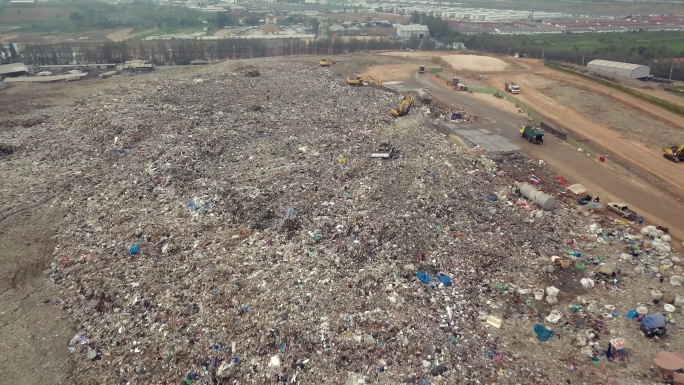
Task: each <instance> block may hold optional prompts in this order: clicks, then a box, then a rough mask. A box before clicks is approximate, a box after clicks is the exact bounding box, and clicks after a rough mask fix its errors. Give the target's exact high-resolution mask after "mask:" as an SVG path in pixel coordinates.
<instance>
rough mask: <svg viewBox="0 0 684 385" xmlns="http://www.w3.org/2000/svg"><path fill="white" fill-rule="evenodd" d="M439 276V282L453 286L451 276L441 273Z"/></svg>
mask: <svg viewBox="0 0 684 385" xmlns="http://www.w3.org/2000/svg"><path fill="white" fill-rule="evenodd" d="M437 278H438V279H439V282H441V283H443V284H444V286H451V278H449V277H448V276H446V275H440V276H438V277H437Z"/></svg>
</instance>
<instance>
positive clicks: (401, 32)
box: [397, 24, 430, 39]
mask: <svg viewBox="0 0 684 385" xmlns="http://www.w3.org/2000/svg"><path fill="white" fill-rule="evenodd" d="M397 36H399V37H400V38H402V39H410V38H412V37H417V38H419V39H422V38H424V37H426V36H430V30H429V29H428V27H427V25H422V24H409V25H398V26H397Z"/></svg>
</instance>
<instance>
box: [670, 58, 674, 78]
mask: <svg viewBox="0 0 684 385" xmlns="http://www.w3.org/2000/svg"><path fill="white" fill-rule="evenodd" d="M672 70H674V61H673V62H672V65H671V66H670V81H672Z"/></svg>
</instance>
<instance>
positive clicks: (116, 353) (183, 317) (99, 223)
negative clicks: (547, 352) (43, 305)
mask: <svg viewBox="0 0 684 385" xmlns="http://www.w3.org/2000/svg"><path fill="white" fill-rule="evenodd" d="M296 60H297V59H294V61H278V62H276V61H263V62H259V63H260V64H259V65H257V68H258V70H259V72H260V74H261V76H259V77H247V76H245V74H244V72H243V71H237V70H236V67H235V65H234V64H228V63H226V64H221V65H216V66H212V67H210V68H206V67H205V68H203V69H202V70H200V71H196V72H194V74H195V75H194V78H193V77H192V76H189V75H188V73H185V72H179V71H173V72H169V73H166V74H165V73H159V74H155V75H149V76H147V77H144V78H143V77H138V78H136V79H135V82H130V83H123V84H120V85H115V86H112V87H111V88H110V89H108V90H106V91H104V92H101V93H97V94H94V95H91V96H90V97H89V98H86V99H84V100H82V102H81V103H79V104H78V105H76V106H74V107H73V108H72V109H70V110H69V111H65V112H63V113H61V114H57V113H54V114H52V115H51V116H49V117H48V118H47V119H46V120H45V121H44V122H42V123H40V124H38V125H35V126H33V127H30V128H27V129H26V130H24V131H22V132H21V133H19V134H17V135H18V136H17V137H16V138H15V140H14V141H15V142H16V144H18V145H19V146H21V147H22V148H24V149H28V148H30V149H32V150H31V151H28V150H26V151H23V152H21V153H18V154H15V156H14V159H13V162H14V163H13V164H14V165H16V167H26V168H27V169H28V170H31V172H30V173H26V175H24V176H22V177H21V178H20V179H18V180H17V181H16V185H15V186H14V187H16V188H23V189H24V190H23V191H27V192H30V194H29V195H34V196H45V197H47V198H49V202H50V204H51V205H53V206H54V207H56V208H58V209H61V210H63V212H64V217H63V220H62V223H61V226H60V230H59V233H58V235H57V242H58V246H57V247H56V248H55V250H54V255H53V263H52V265H51V267H50V269H49V270H48V271H47V272H46V274H47V275H49V277H50V279H51V280H52V281H53V282H54V283H55V284H56V285H59V287H60V290H61V294H62V302H61V305H62V306H63V308H64V309H66V310H67V311H68V312H69V313H70V314H71V315H72V316H73V318H74V319H75V320H76V322H77V327H78V333H77V334H76V335H75V336H74V338H73V339H72V340H71V341H70V343H69V350H70V352H71V353H72V354H73V355H74V357H75V359H76V365H77V369H78V370H77V371H76V374H75V381H76V382H78V383H80V384H89V383H93V384H94V383H97V384H115V383H116V384H137V383H151V382H153V383H168V384H170V383H179V382H183V381H186V382H187V383H196V384H215V383H226V384H227V383H250V384H275V383H301V384H341V383H349V384H352V383H353V384H356V383H359V384H360V383H364V382H365V383H371V382H375V381H380V382H381V383H388V384H389V383H391V384H399V383H408V384H414V383H424V384H435V383H444V384H446V383H449V384H456V383H459V384H466V383H473V384H474V383H478V382H476V381H480V382H479V383H482V381H486V380H487V381H488V380H491V379H492V378H495V377H496V376H497V373H500V371H501V363H500V362H499V360H494V359H492V358H491V357H489V356H488V352H490V351H491V350H492V349H496V346H497V343H498V337H497V336H496V334H495V333H493V332H492V329H491V326H489V325H488V324H487V323H485V322H483V321H484V320H485V319H486V318H487V316H488V315H489V314H490V313H492V312H494V311H496V312H498V313H499V315H500V313H501V311H502V309H498V310H494V309H493V308H494V306H493V305H492V304H491V303H489V302H490V301H489V298H490V297H491V296H490V295H489V294H487V293H492V292H496V291H500V290H501V288H500V286H501V285H502V284H504V283H506V284H507V285H511V287H510V292H515V289H520V288H528V289H529V288H533V287H542V288H543V287H544V285H543V284H540V282H539V280H540V279H543V278H540V276H539V274H538V273H537V272H536V271H534V270H532V269H530V267H532V268H536V267H535V266H537V260H538V259H539V257H542V256H550V255H554V254H559V253H560V252H562V251H563V250H564V245H563V244H562V243H561V242H560V240H561V239H560V237H559V236H558V234H563V233H572V228H577V226H576V223H577V222H578V221H580V220H581V219H579V218H580V217H579V216H578V215H577V214H576V213H573V212H572V211H571V210H570V209H568V207H567V206H566V205H564V204H562V203H559V205H558V207H557V208H556V209H555V210H554V211H548V212H542V211H541V210H536V209H534V208H533V207H531V206H530V205H529V204H525V202H524V200H521V199H518V198H517V197H514V196H513V192H514V190H515V186H514V184H513V182H514V181H513V180H512V178H510V177H509V176H507V174H506V172H505V170H503V169H501V168H499V167H497V164H496V163H495V162H493V161H491V160H489V159H487V158H486V157H485V156H483V155H481V154H477V153H475V152H471V151H468V150H466V149H463V148H460V147H458V146H456V145H454V144H451V143H450V142H448V141H447V140H445V138H444V136H443V135H441V134H438V133H437V132H435V131H434V130H433V129H431V128H428V126H427V125H423V122H422V120H421V119H423V118H419V117H418V116H417V115H409V116H408V117H406V118H401V119H397V120H393V119H392V118H391V116H390V114H389V110H390V109H391V108H393V107H394V108H396V107H397V106H398V104H399V102H400V101H401V95H393V94H390V93H385V92H383V91H381V90H378V89H375V88H373V87H356V88H353V87H348V86H347V85H346V84H344V79H343V78H341V77H337V76H335V75H333V74H332V73H331V72H329V70H327V69H322V68H318V66H317V65H315V63H314V65H312V64H311V63H309V61H308V60H307V61H304V60H301V62H297V61H296ZM255 63H257V62H255ZM385 142H389V143H390V144H391V146H392V147H394V148H395V149H396V152H395V156H394V157H393V158H391V159H371V158H370V157H369V155H370V153H371V152H372V151H375V150H377V148H378V146H379V144H380V143H385ZM511 162H513V161H511ZM539 175H541V174H539ZM25 198H26V199H28V198H27V197H25ZM582 220H583V219H582ZM529 291H530V290H528V292H529ZM529 335H530V337H532V336H533V335H534V334H533V332H532V328H531V327H530V329H529ZM505 364H506V373H507V374H506V376H507V378H508V380H509V382H510V383H527V384H531V383H558V382H556V380H557V378H558V376H560V374H555V372H554V368H553V367H547V366H546V365H542V364H541V363H539V362H537V361H534V360H531V359H513V358H507V359H506V360H505ZM234 381H237V382H234Z"/></svg>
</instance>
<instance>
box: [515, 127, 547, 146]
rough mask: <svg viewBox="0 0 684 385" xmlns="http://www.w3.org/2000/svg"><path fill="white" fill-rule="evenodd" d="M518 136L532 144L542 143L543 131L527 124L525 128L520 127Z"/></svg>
mask: <svg viewBox="0 0 684 385" xmlns="http://www.w3.org/2000/svg"><path fill="white" fill-rule="evenodd" d="M520 136H522V137H523V138H526V139H527V141H528V142H531V143H534V144H539V143H544V130H542V129H541V128H539V127H533V126H530V125H529V124H528V125H527V126H520Z"/></svg>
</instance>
